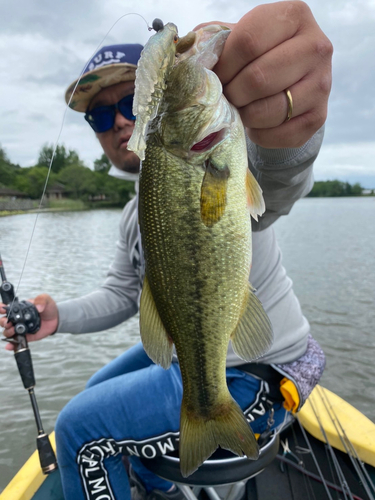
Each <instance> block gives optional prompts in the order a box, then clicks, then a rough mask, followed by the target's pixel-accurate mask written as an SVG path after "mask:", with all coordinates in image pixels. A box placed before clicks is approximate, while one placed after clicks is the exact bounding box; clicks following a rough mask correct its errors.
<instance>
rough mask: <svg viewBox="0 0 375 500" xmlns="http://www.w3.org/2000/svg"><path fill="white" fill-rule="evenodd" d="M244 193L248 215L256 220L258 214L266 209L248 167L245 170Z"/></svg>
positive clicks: (260, 192) (259, 190)
mask: <svg viewBox="0 0 375 500" xmlns="http://www.w3.org/2000/svg"><path fill="white" fill-rule="evenodd" d="M246 193H247V203H248V206H249V208H250V215H251V216H252V217H253V218H254V219H255V220H256V221H258V215H262V214H263V213H264V211H265V209H266V206H265V204H264V199H263V194H262V190H261V188H260V186H259V184H258V182H257V180H256V179H255V177H254V176H253V174H252V173H251V172H250V170H249V169H247V171H246Z"/></svg>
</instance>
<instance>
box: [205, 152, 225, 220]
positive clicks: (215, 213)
mask: <svg viewBox="0 0 375 500" xmlns="http://www.w3.org/2000/svg"><path fill="white" fill-rule="evenodd" d="M228 177H229V169H228V167H224V168H220V169H219V168H216V167H215V165H214V164H213V163H212V162H211V161H210V160H207V161H206V173H205V174H204V178H203V182H202V187H201V219H202V222H203V223H204V224H205V225H206V226H207V227H212V226H213V225H214V224H216V223H217V222H218V221H219V220H220V219H221V217H222V216H223V214H224V211H225V206H226V203H227V184H228Z"/></svg>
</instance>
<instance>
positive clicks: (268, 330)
mask: <svg viewBox="0 0 375 500" xmlns="http://www.w3.org/2000/svg"><path fill="white" fill-rule="evenodd" d="M231 340H232V347H233V350H234V352H235V353H236V354H237V356H239V357H240V358H242V359H244V360H245V361H253V360H254V359H257V358H259V357H260V356H262V355H263V354H264V353H266V352H267V351H268V349H269V348H270V347H271V345H272V342H273V332H272V325H271V322H270V320H269V318H268V316H267V314H266V312H265V310H264V309H263V306H262V303H261V302H260V300H259V299H258V297H257V296H256V295H255V294H254V292H253V288H252V287H251V285H250V283H249V287H248V291H247V295H246V297H245V302H244V307H243V314H242V316H241V318H240V320H239V322H238V323H237V327H236V328H235V330H234V332H233V333H232V335H231Z"/></svg>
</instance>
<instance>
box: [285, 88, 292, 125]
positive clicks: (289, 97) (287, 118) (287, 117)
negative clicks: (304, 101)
mask: <svg viewBox="0 0 375 500" xmlns="http://www.w3.org/2000/svg"><path fill="white" fill-rule="evenodd" d="M284 92H285V94H286V98H287V100H288V114H287V116H286V119H285V121H286V122H288V121H289V120H290V119H291V118H292V114H293V98H292V94H291V92H290V90H289V89H287V90H285V91H284Z"/></svg>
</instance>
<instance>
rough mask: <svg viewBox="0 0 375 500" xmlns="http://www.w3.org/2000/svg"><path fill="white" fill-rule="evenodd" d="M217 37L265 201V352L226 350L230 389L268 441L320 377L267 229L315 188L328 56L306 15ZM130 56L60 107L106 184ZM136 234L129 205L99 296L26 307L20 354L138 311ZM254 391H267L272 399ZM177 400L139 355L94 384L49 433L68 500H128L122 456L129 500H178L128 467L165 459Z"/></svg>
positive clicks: (121, 148)
mask: <svg viewBox="0 0 375 500" xmlns="http://www.w3.org/2000/svg"><path fill="white" fill-rule="evenodd" d="M220 24H223V23H220ZM224 24H225V23H224ZM228 26H230V27H231V29H232V33H231V35H230V36H229V38H228V40H227V42H226V45H225V47H224V51H223V54H222V56H221V58H220V60H219V62H218V64H217V66H216V68H215V71H216V72H217V74H218V76H219V78H220V79H221V81H222V83H223V85H224V93H225V94H226V95H227V97H228V99H229V100H230V101H231V102H232V103H233V104H234V105H236V106H237V107H238V108H239V111H240V114H241V117H242V120H243V123H244V126H245V127H246V132H247V135H248V145H247V146H248V157H249V168H250V169H251V170H252V172H253V173H254V175H255V176H256V178H257V180H258V182H259V183H260V185H261V187H262V189H263V192H264V197H265V202H266V207H267V210H266V213H265V214H264V216H263V217H262V218H261V219H260V220H259V222H258V223H254V224H253V231H254V232H253V267H252V272H251V282H252V284H253V285H254V286H255V288H256V289H257V295H258V297H259V298H260V300H261V302H262V303H263V306H264V308H265V310H266V312H267V313H268V315H269V317H270V319H271V322H272V324H273V327H274V337H275V340H274V344H273V346H272V347H271V349H270V351H269V352H267V353H266V355H265V356H263V357H262V358H261V359H260V360H258V362H259V361H260V363H257V364H255V363H253V364H246V365H244V363H243V361H242V360H241V359H239V358H238V357H236V356H235V354H234V353H233V351H231V350H230V351H229V353H228V359H227V367H228V368H227V380H228V385H229V388H230V391H231V393H232V395H233V396H234V398H235V399H236V400H237V402H238V403H239V404H240V406H241V408H242V409H243V410H244V413H245V414H246V416H247V418H248V420H249V421H250V422H252V427H253V429H254V431H256V432H260V433H261V432H264V431H267V430H269V423H270V421H269V419H268V417H269V411H270V410H272V414H273V415H274V420H275V423H274V424H273V426H278V425H281V424H282V422H283V420H284V418H285V416H286V414H285V407H286V408H287V409H288V410H292V411H297V410H298V409H299V408H300V407H301V405H302V404H303V402H304V401H305V399H306V398H307V396H308V394H309V392H310V391H311V390H312V388H313V386H314V385H315V384H316V383H317V381H318V379H319V377H320V375H321V373H322V370H323V368H324V355H323V353H322V352H321V350H320V348H319V346H318V345H317V343H316V342H315V341H314V340H313V339H312V337H311V335H310V334H309V324H308V322H307V320H306V319H305V318H304V316H303V315H302V312H301V310H300V306H299V303H298V300H297V298H296V297H295V295H294V293H293V290H292V283H291V280H290V279H289V278H288V277H287V276H286V273H285V270H284V268H283V267H282V265H281V257H280V250H279V248H278V246H277V243H276V240H275V234H274V231H273V227H272V223H273V222H274V221H275V220H276V219H277V218H278V217H279V216H280V215H284V214H287V213H288V212H289V211H290V209H291V207H292V206H293V204H294V202H295V201H296V200H298V199H299V198H301V197H302V196H304V195H306V194H307V193H308V191H309V190H310V189H311V187H312V184H313V179H312V165H313V162H314V160H315V158H316V156H317V154H318V152H319V149H320V146H321V142H322V138H323V130H322V126H323V124H324V121H325V119H326V110H327V101H328V95H329V90H330V82H331V55H332V47H331V44H330V42H329V41H328V39H327V38H326V37H325V35H324V34H323V33H322V32H321V30H320V28H319V27H318V25H317V24H316V22H315V20H314V18H313V16H312V14H311V12H310V10H309V8H308V7H307V5H306V4H304V3H303V2H280V3H275V4H268V5H263V6H259V7H257V8H255V9H253V10H252V11H250V12H249V13H248V14H246V15H245V16H244V17H243V18H242V19H241V20H240V21H239V22H238V23H237V24H235V25H228ZM140 50H141V47H140V46H134V45H118V46H111V47H105V48H103V49H101V50H100V51H99V52H98V53H97V54H96V56H95V57H94V58H93V60H92V61H91V62H90V64H89V65H88V67H87V68H86V70H85V74H84V76H83V78H82V80H81V81H80V83H79V84H78V86H77V88H76V90H75V91H74V93H73V95H72V92H73V90H74V88H75V83H76V82H74V83H73V84H72V85H71V86H70V87H69V88H68V91H67V94H66V99H67V101H68V102H70V107H72V108H73V109H75V110H76V111H81V112H85V118H86V120H87V121H88V123H89V124H90V125H91V127H92V128H93V129H94V131H95V133H96V135H97V138H98V140H99V142H100V144H101V146H102V148H103V150H104V152H105V153H106V155H107V156H108V158H109V159H110V161H111V162H112V164H113V168H112V173H113V172H114V173H115V174H116V175H118V176H123V177H125V178H132V179H133V180H136V179H137V174H138V170H139V161H138V158H137V157H136V156H135V155H134V153H132V152H130V151H128V150H127V147H126V146H127V143H128V140H129V138H130V136H131V133H132V130H133V128H134V116H133V115H132V112H131V109H132V108H131V103H132V94H133V90H134V77H135V68H136V63H137V60H138V58H139V53H140ZM287 90H288V91H289V93H288V92H286V91H287ZM291 96H292V98H291ZM137 220H138V217H137V206H136V200H135V199H134V200H132V201H130V202H129V203H128V204H127V206H126V207H125V209H124V212H123V215H122V219H121V223H120V238H119V242H118V247H117V252H116V256H115V259H114V262H113V264H112V265H111V268H110V270H109V273H108V276H107V279H106V281H105V283H104V285H103V287H102V288H101V289H99V290H97V291H95V292H93V293H91V294H89V295H87V296H85V297H80V298H77V299H74V300H69V301H66V302H63V303H60V304H58V305H56V303H55V302H54V300H53V299H52V298H51V297H49V296H48V295H45V294H43V295H40V296H38V297H36V298H35V300H34V303H35V304H36V306H37V308H38V310H39V312H40V315H41V319H42V325H41V329H40V330H39V332H38V333H37V334H36V335H34V336H32V337H30V338H28V340H29V341H33V340H39V339H41V338H44V337H46V336H47V335H50V334H52V333H54V332H70V333H87V332H94V331H99V330H103V329H107V328H110V327H112V326H114V325H116V324H119V323H120V322H122V321H125V320H126V319H128V318H129V317H131V316H132V315H134V314H135V313H136V312H137V311H138V300H139V294H140V290H141V283H142V279H143V272H144V271H143V259H142V255H141V252H140V246H139V231H138V226H137ZM0 312H4V309H3V308H1V309H0ZM0 324H1V326H3V327H5V328H6V329H5V331H4V334H5V335H6V336H10V335H12V334H13V329H12V326H11V325H10V324H9V323H6V319H5V318H2V319H1V320H0ZM8 348H9V349H11V348H12V347H11V345H10V344H9V347H8ZM252 374H255V375H256V377H253V376H252ZM259 377H260V378H262V379H263V378H265V379H266V380H267V381H268V382H269V386H270V387H271V393H270V392H268V391H267V387H266V385H265V384H263V383H262V382H261V381H260V380H259ZM279 384H281V389H280V390H281V392H282V395H283V396H284V398H285V401H284V403H283V401H282V398H281V394H280V392H279V390H278V386H279ZM275 388H276V390H275ZM181 395H182V383H181V376H180V371H179V366H178V363H172V366H171V368H170V369H169V370H163V369H162V368H161V367H159V366H156V365H154V364H153V363H152V362H151V360H150V359H149V358H148V357H147V355H146V354H145V352H144V350H143V348H142V346H141V345H140V344H138V345H136V346H134V347H133V348H131V349H129V350H128V351H127V352H125V353H124V354H123V355H121V356H120V357H119V358H117V359H115V360H114V361H112V362H111V363H109V365H107V366H105V367H104V368H103V369H102V370H100V371H99V372H98V373H97V374H95V375H94V377H92V379H91V380H90V381H89V383H88V385H87V389H86V390H85V391H83V392H82V393H81V394H78V395H77V396H76V397H75V398H73V400H72V401H71V402H70V403H69V404H68V405H67V406H66V407H65V408H64V409H63V411H62V412H61V414H60V416H59V418H58V421H57V424H56V438H57V454H58V461H59V465H60V471H61V476H62V481H63V488H64V494H65V497H66V499H67V500H70V499H77V500H81V499H92V498H97V496H100V495H99V491H100V493H101V494H102V495H103V498H118V499H119V498H124V499H125V500H128V499H129V498H130V490H129V483H128V478H127V475H126V473H125V469H124V467H123V463H122V460H121V453H124V454H127V455H131V462H132V472H131V478H132V484H133V485H134V489H133V491H132V498H137V499H140V498H148V499H149V500H157V499H163V498H164V499H165V498H175V499H179V498H182V497H181V494H180V492H179V491H178V489H177V488H176V487H175V486H174V485H172V484H171V483H168V482H166V481H163V480H161V479H159V478H157V477H156V476H154V475H153V474H151V473H150V472H148V470H147V469H146V468H145V467H144V466H143V465H142V464H141V462H140V460H139V459H138V458H137V456H143V457H148V458H152V457H153V456H155V455H156V454H160V453H164V452H166V451H168V450H169V449H171V448H173V447H175V445H176V441H177V439H178V430H179V412H180V403H181ZM260 396H267V399H268V400H269V401H271V402H270V404H269V406H268V407H266V408H265V409H266V410H267V411H266V412H265V414H264V415H263V416H262V417H260V418H257V419H256V418H255V417H256V415H255V413H254V411H253V410H254V405H255V403H254V401H255V400H256V399H257V398H258V397H260ZM258 413H259V412H258Z"/></svg>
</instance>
